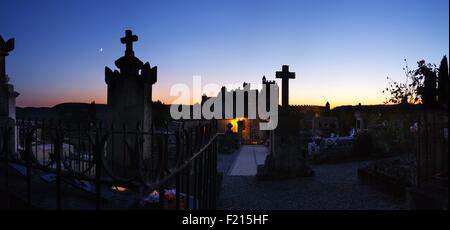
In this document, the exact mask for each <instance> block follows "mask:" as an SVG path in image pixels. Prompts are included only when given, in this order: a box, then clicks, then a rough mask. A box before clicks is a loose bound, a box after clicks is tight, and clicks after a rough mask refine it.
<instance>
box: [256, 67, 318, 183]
mask: <svg viewBox="0 0 450 230" xmlns="http://www.w3.org/2000/svg"><path fill="white" fill-rule="evenodd" d="M276 76H277V78H281V79H282V91H283V92H282V103H283V104H282V111H281V112H280V113H279V114H278V126H277V128H276V129H275V130H272V131H270V132H271V133H270V135H269V136H270V146H269V147H270V153H269V155H267V158H266V160H265V162H264V165H262V166H259V167H258V174H257V176H258V178H259V179H263V180H265V179H285V178H294V177H304V176H312V175H313V174H314V172H313V171H312V170H311V168H310V167H309V166H308V165H307V162H306V153H307V152H306V144H304V143H303V142H302V141H300V135H299V131H300V123H299V122H298V117H296V113H294V108H292V107H289V85H288V81H289V79H294V78H295V73H293V72H289V66H286V65H284V66H283V70H282V71H281V72H280V71H278V72H277V73H276ZM264 80H265V79H263V83H264Z"/></svg>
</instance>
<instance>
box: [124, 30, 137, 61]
mask: <svg viewBox="0 0 450 230" xmlns="http://www.w3.org/2000/svg"><path fill="white" fill-rule="evenodd" d="M137 40H138V37H137V36H136V35H133V32H131V30H125V37H123V38H121V39H120V42H121V43H122V44H125V47H126V49H125V55H126V56H134V51H133V42H137Z"/></svg>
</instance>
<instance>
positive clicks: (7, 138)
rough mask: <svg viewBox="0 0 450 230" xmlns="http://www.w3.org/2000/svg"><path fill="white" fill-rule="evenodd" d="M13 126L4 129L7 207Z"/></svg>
mask: <svg viewBox="0 0 450 230" xmlns="http://www.w3.org/2000/svg"><path fill="white" fill-rule="evenodd" d="M11 132H12V130H11V127H7V128H5V129H4V130H3V135H4V136H3V156H4V158H5V194H6V195H5V198H6V202H5V204H6V208H9V170H8V169H9V151H10V150H9V143H10V135H11Z"/></svg>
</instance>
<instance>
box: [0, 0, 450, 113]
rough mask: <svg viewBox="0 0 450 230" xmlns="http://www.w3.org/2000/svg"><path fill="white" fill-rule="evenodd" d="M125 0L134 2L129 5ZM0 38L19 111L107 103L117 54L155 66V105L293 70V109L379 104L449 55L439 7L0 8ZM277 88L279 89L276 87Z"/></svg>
mask: <svg viewBox="0 0 450 230" xmlns="http://www.w3.org/2000/svg"><path fill="white" fill-rule="evenodd" d="M131 2H132V3H131ZM0 5H1V9H2V14H0V34H1V35H2V36H3V37H4V38H5V39H7V38H10V37H14V38H15V39H16V49H15V50H14V51H13V52H12V53H11V55H10V56H9V57H8V58H7V73H8V74H9V76H10V78H11V82H12V83H13V84H14V85H15V88H16V91H18V92H19V93H20V94H21V95H20V96H19V98H18V105H19V106H53V105H55V104H58V103H62V102H90V101H92V100H95V101H96V102H97V103H105V102H106V84H105V82H104V67H105V66H109V67H110V68H112V67H114V68H115V66H114V60H116V59H117V58H119V57H120V56H122V55H123V51H124V48H125V47H124V46H123V45H122V44H120V37H122V36H123V35H124V30H125V29H132V30H133V33H135V34H137V35H138V36H139V41H138V42H137V43H135V44H134V48H135V53H136V56H137V57H139V58H140V59H141V60H142V61H144V62H145V61H149V62H150V64H151V65H152V66H154V65H157V66H158V82H157V83H156V84H155V85H154V87H153V100H158V99H160V100H162V101H164V102H166V103H170V102H171V101H172V100H173V99H175V98H174V97H170V96H169V90H170V87H171V86H172V85H173V84H176V83H186V84H188V85H189V86H192V76H193V75H200V76H202V81H203V83H216V84H219V85H223V84H242V82H244V81H245V82H250V83H260V82H261V77H262V75H266V77H268V78H269V79H274V78H275V77H274V76H275V71H278V70H280V69H281V65H283V64H288V65H290V69H291V71H295V72H296V74H297V79H295V80H293V81H291V83H290V102H291V104H318V105H323V104H325V102H326V101H330V103H331V105H332V107H334V106H338V105H344V104H357V103H358V102H361V103H362V104H378V103H382V102H383V100H384V98H385V96H386V95H383V94H382V92H381V91H382V90H383V88H385V87H386V85H387V82H386V77H387V76H389V77H391V78H393V79H396V80H403V79H404V73H403V70H402V68H403V67H404V61H403V59H405V58H406V59H407V60H408V62H409V64H410V66H412V67H415V66H416V65H415V63H416V61H418V60H420V59H425V60H427V61H428V62H432V63H436V64H438V63H439V62H440V59H441V58H442V56H443V55H448V50H449V45H448V44H449V11H448V7H449V1H448V0H430V1H423V0H376V1H375V0H314V1H313V0H290V1H289V0H281V1H280V0H278V1H275V0H241V1H237V0H227V1H225V0H223V1H218V0H210V1H201V0H190V1H181V0H180V1H173V0H169V1H167V0H165V1H162V0H161V1H124V0H122V1H81V0H68V1H47V0H43V1H32V0H30V1H25V0H2V2H1V4H0ZM277 81H278V82H279V84H281V81H280V80H277Z"/></svg>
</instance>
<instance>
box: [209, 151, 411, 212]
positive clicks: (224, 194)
mask: <svg viewBox="0 0 450 230" xmlns="http://www.w3.org/2000/svg"><path fill="white" fill-rule="evenodd" d="M266 155H267V149H266V147H265V146H258V145H248V146H243V147H242V148H241V149H240V150H238V151H236V152H234V153H232V154H229V155H219V165H218V166H219V168H218V170H219V171H220V172H222V173H223V175H224V178H223V183H222V189H221V194H220V198H219V203H218V209H247V210H248V209H251V210H267V209H269V210H279V209H283V210H284V209H291V210H292V209H294V210H342V209H351V210H379V209H387V210H396V209H404V208H405V201H404V199H402V198H399V197H395V196H392V195H389V194H386V193H384V192H383V191H381V190H380V189H379V188H376V187H374V186H373V185H369V184H366V183H363V182H361V181H360V179H359V178H358V175H357V169H358V167H361V166H362V165H364V164H367V163H368V162H367V161H354V162H345V163H336V164H321V165H312V166H311V167H312V168H313V170H314V171H315V175H314V176H313V177H309V178H298V179H290V180H281V181H258V180H257V179H256V177H255V175H256V166H257V164H263V162H264V158H265V156H266Z"/></svg>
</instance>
